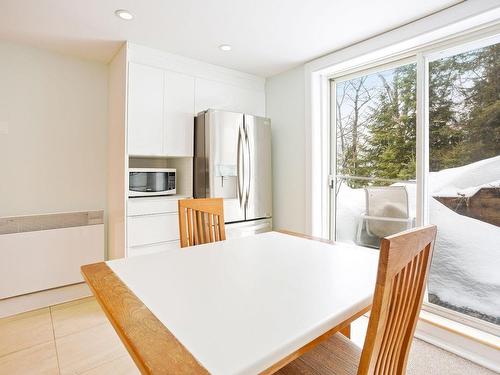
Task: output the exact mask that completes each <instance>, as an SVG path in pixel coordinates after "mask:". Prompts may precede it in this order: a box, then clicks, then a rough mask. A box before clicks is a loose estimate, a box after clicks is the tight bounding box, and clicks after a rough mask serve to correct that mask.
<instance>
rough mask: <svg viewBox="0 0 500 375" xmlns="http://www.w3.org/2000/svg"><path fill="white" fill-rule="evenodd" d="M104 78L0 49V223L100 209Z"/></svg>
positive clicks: (56, 60)
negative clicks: (7, 218)
mask: <svg viewBox="0 0 500 375" xmlns="http://www.w3.org/2000/svg"><path fill="white" fill-rule="evenodd" d="M107 74H108V73H107V66H106V65H105V64H101V63H96V62H90V61H85V60H81V59H77V58H73V57H68V56H64V55H60V54H56V53H53V52H47V51H44V50H40V49H36V48H32V47H26V46H22V45H16V44H8V43H3V42H2V43H0V171H1V172H0V216H11V215H25V214H36V213H48V212H57V211H75V210H91V209H104V208H105V206H106V190H105V187H106V147H107V146H106V144H107V133H106V129H107V117H106V116H107V82H108V78H107Z"/></svg>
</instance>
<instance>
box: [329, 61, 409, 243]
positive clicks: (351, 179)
mask: <svg viewBox="0 0 500 375" xmlns="http://www.w3.org/2000/svg"><path fill="white" fill-rule="evenodd" d="M332 84H333V85H334V87H335V112H336V115H335V119H336V120H335V132H334V134H335V146H336V147H335V153H334V155H333V159H334V163H335V173H334V175H333V181H332V182H333V189H332V194H333V197H332V199H333V200H334V207H335V212H334V215H335V223H336V225H335V227H334V230H335V238H336V239H337V240H338V241H343V242H351V243H356V244H359V245H363V246H370V247H378V246H379V242H380V238H382V237H385V236H388V235H390V234H394V233H397V232H400V231H402V230H405V229H407V228H411V227H413V226H414V225H415V205H416V196H415V192H416V190H415V187H416V186H415V182H416V180H415V166H416V156H415V152H416V149H415V147H416V64H415V63H406V64H402V65H394V66H390V67H386V68H385V69H383V70H378V71H373V72H370V73H368V74H365V75H361V76H354V77H344V78H343V79H340V80H335V81H332Z"/></svg>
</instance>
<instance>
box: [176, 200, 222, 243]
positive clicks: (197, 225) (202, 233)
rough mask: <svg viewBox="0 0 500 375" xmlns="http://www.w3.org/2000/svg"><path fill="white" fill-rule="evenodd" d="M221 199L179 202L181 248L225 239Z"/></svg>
mask: <svg viewBox="0 0 500 375" xmlns="http://www.w3.org/2000/svg"><path fill="white" fill-rule="evenodd" d="M223 202H224V201H223V199H222V198H203V199H181V200H179V233H180V241H181V247H187V246H193V245H199V244H203V243H207V242H215V241H221V240H225V239H226V232H225V228H224V204H223Z"/></svg>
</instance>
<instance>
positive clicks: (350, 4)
mask: <svg viewBox="0 0 500 375" xmlns="http://www.w3.org/2000/svg"><path fill="white" fill-rule="evenodd" d="M460 2H461V1H460V0H246V1H243V0H0V39H2V40H10V41H15V42H21V43H28V44H32V45H36V46H39V47H42V48H48V49H52V50H56V51H60V52H63V53H68V54H71V55H76V56H80V57H84V58H89V59H95V60H99V61H104V62H108V61H109V60H110V59H111V57H112V56H113V55H114V53H115V52H116V51H117V48H118V47H119V45H120V44H121V42H122V41H124V40H129V41H131V42H134V43H137V44H142V45H146V46H149V47H153V48H158V49H162V50H165V51H168V52H172V53H176V54H180V55H184V56H188V57H192V58H195V59H199V60H202V61H206V62H210V63H213V64H218V65H222V66H226V67H229V68H233V69H238V70H241V71H244V72H248V73H253V74H257V75H260V76H263V77H267V76H272V75H274V74H277V73H279V72H282V71H285V70H287V69H289V68H291V67H293V66H296V65H298V64H300V63H303V62H305V61H308V60H311V59H314V58H316V57H318V56H321V55H324V54H326V53H328V52H331V51H334V50H337V49H340V48H342V47H345V46H347V45H350V44H353V43H355V42H358V41H361V40H363V39H366V38H369V37H370V36H373V35H376V34H379V33H382V32H384V31H387V30H390V29H393V28H395V27H398V26H401V25H403V24H405V23H408V22H411V21H413V20H416V19H418V18H421V17H424V16H426V15H429V14H431V13H433V12H436V11H439V10H441V9H444V8H446V7H448V6H450V5H454V4H457V3H460ZM120 8H124V9H128V10H130V11H131V12H132V13H133V14H134V15H135V19H134V20H133V21H123V20H120V19H118V18H117V17H116V16H115V15H114V11H115V10H116V9H120ZM223 43H227V44H231V45H232V46H233V51H231V52H222V51H220V50H219V49H218V46H219V45H220V44H223Z"/></svg>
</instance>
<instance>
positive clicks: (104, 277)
mask: <svg viewBox="0 0 500 375" xmlns="http://www.w3.org/2000/svg"><path fill="white" fill-rule="evenodd" d="M81 273H82V275H83V277H84V279H85V281H86V283H87V285H88V286H89V288H90V290H91V291H92V293H93V294H94V296H95V297H96V300H97V302H98V303H99V305H100V306H101V308H102V309H103V311H104V313H105V314H106V316H107V318H108V320H109V321H110V322H111V324H112V325H113V328H114V329H115V331H116V333H117V334H118V336H119V337H120V339H121V341H122V343H123V344H124V345H125V347H126V349H127V351H128V352H129V353H130V355H131V357H132V359H133V360H134V362H135V364H136V365H137V367H138V369H139V371H140V372H141V373H142V374H153V371H154V374H172V373H176V374H209V372H208V371H207V370H206V369H205V368H204V367H203V365H201V364H200V363H199V362H198V361H197V360H196V358H195V357H194V356H193V355H192V354H191V353H190V352H189V351H188V350H187V348H185V347H184V345H182V344H181V343H180V342H179V341H178V340H177V338H176V337H175V336H174V335H173V334H172V333H171V332H170V331H169V330H168V328H167V327H166V326H165V325H164V324H163V323H161V322H160V320H158V318H157V317H156V316H155V315H154V314H153V313H152V312H151V311H150V310H149V309H148V308H147V307H146V305H144V303H143V302H142V301H141V300H140V299H139V298H138V297H137V296H136V295H135V294H134V293H133V292H132V291H131V290H130V289H129V288H128V287H127V286H126V285H125V284H124V283H123V282H122V281H121V279H120V278H119V277H118V276H117V275H116V274H115V273H114V272H113V270H112V269H111V268H110V267H109V266H108V265H107V264H106V263H105V262H99V263H93V264H88V265H84V266H82V267H81ZM125 307H126V308H125ZM138 324H140V329H138V327H137V326H138ZM145 331H146V332H145Z"/></svg>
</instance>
